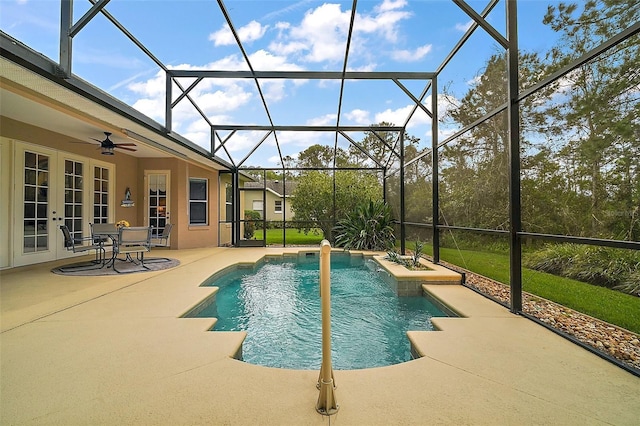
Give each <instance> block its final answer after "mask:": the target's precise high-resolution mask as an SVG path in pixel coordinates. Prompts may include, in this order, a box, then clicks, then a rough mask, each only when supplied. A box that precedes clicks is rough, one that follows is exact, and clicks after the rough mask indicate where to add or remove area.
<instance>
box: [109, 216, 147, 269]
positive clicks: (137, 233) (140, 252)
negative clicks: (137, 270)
mask: <svg viewBox="0 0 640 426" xmlns="http://www.w3.org/2000/svg"><path fill="white" fill-rule="evenodd" d="M113 249H114V250H115V256H114V262H113V270H114V271H116V272H121V271H118V269H116V261H115V260H117V256H118V255H119V254H124V255H126V257H125V259H119V260H125V261H129V262H133V263H138V264H139V265H140V266H142V267H143V268H145V269H149V268H147V267H146V266H145V264H144V254H145V253H146V252H149V251H151V228H147V227H145V226H134V227H126V226H123V227H121V228H120V229H119V230H118V241H117V242H116V243H115V245H114V247H113ZM134 253H135V255H136V259H135V260H134V259H133V257H131V255H132V254H134Z"/></svg>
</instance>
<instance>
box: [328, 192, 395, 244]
mask: <svg viewBox="0 0 640 426" xmlns="http://www.w3.org/2000/svg"><path fill="white" fill-rule="evenodd" d="M334 235H335V236H336V237H335V245H336V246H337V247H343V248H344V249H346V250H350V249H355V250H386V249H388V248H390V247H392V246H393V243H394V241H395V239H396V237H395V236H394V234H393V217H392V215H391V207H390V206H389V205H388V204H386V203H385V202H383V201H369V202H368V203H365V204H362V205H359V206H357V207H356V208H355V209H354V210H353V211H352V212H351V213H349V214H348V215H347V217H346V218H345V219H342V220H340V221H338V223H337V225H336V227H335V228H334Z"/></svg>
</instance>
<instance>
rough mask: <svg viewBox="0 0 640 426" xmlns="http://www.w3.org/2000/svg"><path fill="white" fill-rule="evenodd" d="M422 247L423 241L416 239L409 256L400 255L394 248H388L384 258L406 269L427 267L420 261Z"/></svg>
mask: <svg viewBox="0 0 640 426" xmlns="http://www.w3.org/2000/svg"><path fill="white" fill-rule="evenodd" d="M423 248H424V243H423V242H422V241H416V243H415V246H414V250H413V254H412V255H411V256H402V255H401V254H400V253H398V252H396V251H395V250H390V251H388V252H387V256H386V257H385V259H386V260H388V261H390V262H393V263H397V264H398V265H402V266H404V267H406V268H408V269H428V268H426V267H424V266H423V265H422V264H421V263H420V259H421V257H422V249H423Z"/></svg>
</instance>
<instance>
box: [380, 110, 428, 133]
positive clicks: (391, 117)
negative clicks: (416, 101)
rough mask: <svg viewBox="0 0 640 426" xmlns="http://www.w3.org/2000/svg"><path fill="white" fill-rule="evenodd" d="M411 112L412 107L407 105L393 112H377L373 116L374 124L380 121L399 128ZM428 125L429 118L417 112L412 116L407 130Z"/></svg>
mask: <svg viewBox="0 0 640 426" xmlns="http://www.w3.org/2000/svg"><path fill="white" fill-rule="evenodd" d="M412 110H413V105H407V106H404V107H402V108H398V109H395V110H392V109H386V110H384V111H382V112H379V113H377V114H376V115H375V123H380V122H382V121H386V122H387V123H393V124H395V125H397V126H401V125H403V124H404V122H405V121H406V120H407V117H409V114H410V113H411V111H412ZM425 123H430V119H429V117H428V116H427V115H426V114H425V113H424V111H421V110H418V111H416V113H415V114H414V115H413V118H412V119H411V121H410V122H409V125H408V126H407V128H411V127H416V126H418V125H420V124H425Z"/></svg>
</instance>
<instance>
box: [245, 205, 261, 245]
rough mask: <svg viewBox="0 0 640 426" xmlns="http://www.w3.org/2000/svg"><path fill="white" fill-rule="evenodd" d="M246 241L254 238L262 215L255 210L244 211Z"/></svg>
mask: <svg viewBox="0 0 640 426" xmlns="http://www.w3.org/2000/svg"><path fill="white" fill-rule="evenodd" d="M244 219H245V222H244V233H243V236H244V239H245V240H250V239H252V238H253V234H254V232H255V231H256V225H257V223H258V221H259V220H260V213H259V212H257V211H255V210H245V211H244Z"/></svg>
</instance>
